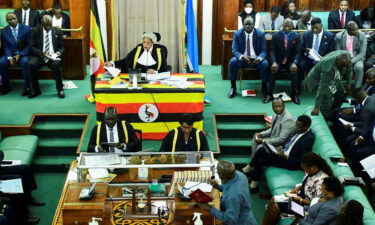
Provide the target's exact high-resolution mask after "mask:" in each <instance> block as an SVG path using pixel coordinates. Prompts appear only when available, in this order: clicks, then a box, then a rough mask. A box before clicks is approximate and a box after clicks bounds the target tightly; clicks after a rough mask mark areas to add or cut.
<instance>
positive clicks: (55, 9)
mask: <svg viewBox="0 0 375 225" xmlns="http://www.w3.org/2000/svg"><path fill="white" fill-rule="evenodd" d="M44 15H50V16H51V17H52V26H53V27H56V28H59V29H70V18H69V16H68V15H67V14H66V13H64V12H62V10H61V5H60V4H58V3H55V4H53V5H52V8H49V9H46V10H45V11H44V12H42V13H41V16H42V17H43V16H44ZM63 34H64V37H67V36H70V32H69V31H64V32H63Z"/></svg>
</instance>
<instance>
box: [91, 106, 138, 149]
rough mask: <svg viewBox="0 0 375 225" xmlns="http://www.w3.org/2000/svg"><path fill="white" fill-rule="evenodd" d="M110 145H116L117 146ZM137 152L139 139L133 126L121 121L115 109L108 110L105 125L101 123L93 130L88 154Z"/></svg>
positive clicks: (105, 114) (105, 115)
mask: <svg viewBox="0 0 375 225" xmlns="http://www.w3.org/2000/svg"><path fill="white" fill-rule="evenodd" d="M103 143H106V144H105V145H104V144H103ZM109 143H114V144H116V146H113V145H111V144H109ZM136 151H138V139H137V136H136V134H135V131H134V129H133V126H132V125H131V124H130V123H129V122H127V121H125V120H123V121H119V120H118V119H117V112H116V109H115V108H113V107H108V108H106V109H105V112H104V123H102V122H99V123H98V124H97V125H95V126H94V128H92V131H91V136H90V142H89V146H88V148H87V152H117V153H122V152H136Z"/></svg>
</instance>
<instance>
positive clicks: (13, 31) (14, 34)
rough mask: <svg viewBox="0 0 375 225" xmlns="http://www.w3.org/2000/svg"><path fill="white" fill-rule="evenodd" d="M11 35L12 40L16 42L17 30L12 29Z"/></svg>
mask: <svg viewBox="0 0 375 225" xmlns="http://www.w3.org/2000/svg"><path fill="white" fill-rule="evenodd" d="M12 34H13V38H14V40H15V41H16V42H17V37H18V30H17V28H12Z"/></svg>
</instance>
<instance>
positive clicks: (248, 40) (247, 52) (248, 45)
mask: <svg viewBox="0 0 375 225" xmlns="http://www.w3.org/2000/svg"><path fill="white" fill-rule="evenodd" d="M246 42H247V43H246V55H247V56H250V35H247V41H246Z"/></svg>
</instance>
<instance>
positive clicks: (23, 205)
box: [0, 151, 45, 224]
mask: <svg viewBox="0 0 375 225" xmlns="http://www.w3.org/2000/svg"><path fill="white" fill-rule="evenodd" d="M3 159H4V152H3V151H0V162H1V161H3ZM17 178H21V181H22V188H23V193H22V194H6V193H2V192H0V196H1V197H4V198H8V199H9V200H10V205H11V206H12V207H13V209H14V213H15V215H16V217H15V220H16V222H18V223H16V224H24V223H27V224H37V223H38V222H39V217H37V216H32V215H29V214H28V209H27V206H28V205H34V206H43V205H45V203H44V202H40V201H38V200H37V199H35V198H34V197H33V196H32V195H31V192H32V191H33V190H35V189H37V185H36V181H35V177H34V174H33V173H32V169H31V168H30V166H28V165H15V166H0V180H9V179H17Z"/></svg>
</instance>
